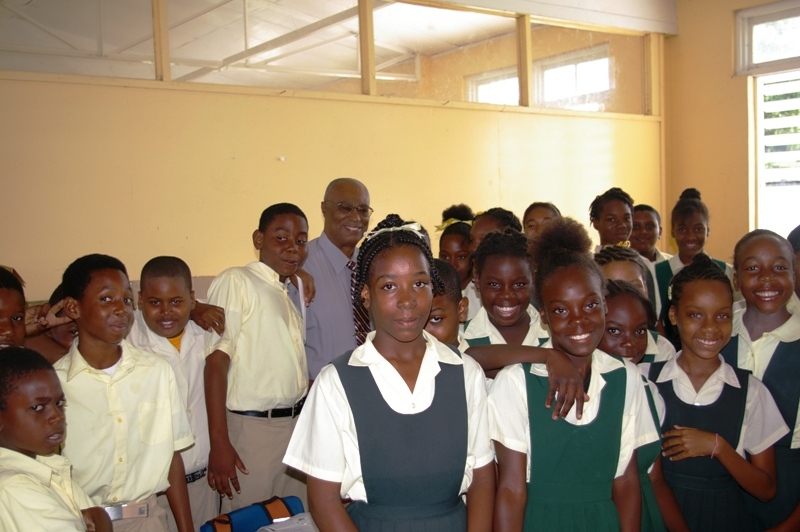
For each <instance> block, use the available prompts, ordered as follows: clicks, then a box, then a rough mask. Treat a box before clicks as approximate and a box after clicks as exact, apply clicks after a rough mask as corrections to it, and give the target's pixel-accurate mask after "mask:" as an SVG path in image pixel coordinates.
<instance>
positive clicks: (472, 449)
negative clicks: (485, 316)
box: [461, 355, 494, 491]
mask: <svg viewBox="0 0 800 532" xmlns="http://www.w3.org/2000/svg"><path fill="white" fill-rule="evenodd" d="M462 359H463V360H464V380H465V383H464V385H465V388H466V396H467V411H468V413H469V419H468V435H467V436H468V438H469V440H468V442H467V467H466V469H465V475H464V482H463V484H462V486H461V488H462V491H464V490H466V488H467V487H469V484H470V483H471V482H472V470H473V469H475V468H478V467H483V466H485V465H486V464H488V463H490V462H492V460H494V451H493V450H492V443H491V438H490V437H489V411H488V405H487V402H488V396H487V395H486V386H485V385H484V377H483V370H481V367H480V366H479V365H478V363H477V362H475V360H473V359H472V358H471V357H470V356H469V355H462Z"/></svg>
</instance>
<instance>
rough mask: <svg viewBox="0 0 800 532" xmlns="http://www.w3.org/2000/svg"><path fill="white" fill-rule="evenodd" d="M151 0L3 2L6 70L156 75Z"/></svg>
mask: <svg viewBox="0 0 800 532" xmlns="http://www.w3.org/2000/svg"><path fill="white" fill-rule="evenodd" d="M153 61H154V51H153V9H152V5H151V3H150V0H102V1H99V0H70V1H69V2H66V1H64V0H36V1H21V0H13V1H5V2H0V69H3V70H21V71H29V72H30V71H32V72H52V73H57V74H84V75H92V76H110V77H123V78H145V79H153V78H154V77H155V68H154V66H153Z"/></svg>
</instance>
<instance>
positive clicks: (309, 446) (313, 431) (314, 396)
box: [283, 365, 358, 493]
mask: <svg viewBox="0 0 800 532" xmlns="http://www.w3.org/2000/svg"><path fill="white" fill-rule="evenodd" d="M348 437H349V438H353V439H354V440H356V441H355V443H356V447H357V443H358V442H357V436H356V433H355V424H354V422H353V416H352V413H351V411H350V406H349V403H348V402H347V396H346V394H345V391H344V388H343V386H342V383H341V380H340V379H339V373H338V372H337V371H336V368H335V367H334V366H332V365H328V366H326V367H324V368H323V369H322V371H321V372H320V374H319V376H318V377H317V379H316V380H315V381H314V385H313V386H312V387H311V391H310V392H309V394H308V398H307V399H306V403H305V405H304V406H303V412H302V413H301V414H300V417H299V418H298V420H297V425H296V426H295V428H294V432H293V433H292V438H291V440H290V441H289V446H288V448H287V450H286V455H285V456H284V457H283V463H285V464H286V465H288V466H290V467H293V468H295V469H298V470H300V471H302V472H304V473H306V474H308V475H311V476H312V477H316V478H319V479H322V480H326V481H328V482H342V481H343V480H344V477H345V468H346V467H347V458H346V456H345V445H344V442H343V438H348ZM346 492H347V487H345V486H342V493H346Z"/></svg>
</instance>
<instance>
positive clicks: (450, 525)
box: [333, 353, 468, 532]
mask: <svg viewBox="0 0 800 532" xmlns="http://www.w3.org/2000/svg"><path fill="white" fill-rule="evenodd" d="M350 354H351V353H347V354H346V355H344V356H342V357H339V358H337V359H336V360H334V361H333V366H334V367H335V368H336V370H337V372H338V373H339V378H340V379H341V381H342V386H343V387H344V391H345V394H346V395H347V400H348V402H349V403H350V409H351V411H352V412H353V419H354V421H355V426H356V433H357V435H358V448H359V454H360V459H361V472H362V476H363V480H364V487H365V489H366V492H367V500H368V501H369V502H364V501H356V502H353V503H352V504H350V505H349V506H348V507H347V512H348V514H349V515H350V517H351V519H352V520H353V522H354V523H355V525H356V527H358V530H359V531H360V532H465V531H466V530H467V512H466V507H465V506H464V503H463V502H462V500H461V497H460V489H461V482H462V479H463V478H464V467H465V465H466V462H467V439H468V435H467V432H468V427H467V423H468V421H467V419H468V415H467V399H466V391H465V388H464V366H462V365H453V364H440V365H439V366H440V371H439V373H438V374H437V375H436V381H435V389H436V393H435V396H434V399H433V403H432V404H431V405H430V407H428V408H427V409H426V410H425V411H424V412H420V413H418V414H398V413H397V412H395V411H394V410H392V409H391V407H390V406H389V405H388V404H387V403H386V401H385V400H384V398H383V396H382V395H381V392H380V390H379V389H378V385H377V384H376V383H375V380H374V379H373V378H372V374H371V372H370V370H369V368H367V367H358V366H350V365H348V364H347V362H348V360H349V359H350Z"/></svg>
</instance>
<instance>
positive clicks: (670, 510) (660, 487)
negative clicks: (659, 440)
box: [648, 456, 689, 532]
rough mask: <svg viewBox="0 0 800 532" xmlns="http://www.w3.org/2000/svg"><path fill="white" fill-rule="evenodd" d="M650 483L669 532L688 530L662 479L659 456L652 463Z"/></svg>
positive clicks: (684, 531)
mask: <svg viewBox="0 0 800 532" xmlns="http://www.w3.org/2000/svg"><path fill="white" fill-rule="evenodd" d="M648 476H649V477H650V483H651V484H652V485H653V493H654V494H655V496H656V502H657V503H658V509H659V510H660V511H661V517H663V519H664V525H665V526H666V527H667V530H669V531H670V532H689V525H687V524H686V520H685V519H684V518H683V514H682V513H681V509H680V507H679V506H678V501H676V500H675V494H673V493H672V489H671V488H670V487H669V485H668V484H667V482H666V481H665V480H664V471H663V469H662V468H661V457H660V456H659V457H658V458H657V459H656V461H655V463H654V464H653V469H652V470H651V471H650V473H649V475H648Z"/></svg>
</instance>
